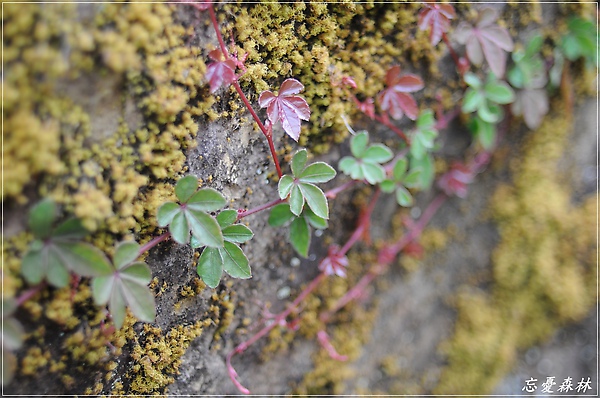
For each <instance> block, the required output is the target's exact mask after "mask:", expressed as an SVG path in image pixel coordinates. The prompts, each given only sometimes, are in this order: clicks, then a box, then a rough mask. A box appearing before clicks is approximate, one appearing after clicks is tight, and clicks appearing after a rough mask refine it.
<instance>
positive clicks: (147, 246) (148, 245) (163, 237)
mask: <svg viewBox="0 0 600 398" xmlns="http://www.w3.org/2000/svg"><path fill="white" fill-rule="evenodd" d="M169 236H171V233H170V232H165V233H164V234H162V235H160V236H157V237H156V238H154V239H152V240H151V241H149V242H148V243H146V244H145V245H144V246H142V247H140V251H139V254H138V256H141V255H142V254H143V253H145V252H147V251H148V250H150V249H152V248H153V247H154V246H156V245H158V244H159V243H160V242H162V241H163V240H166V239H167V238H168V237H169Z"/></svg>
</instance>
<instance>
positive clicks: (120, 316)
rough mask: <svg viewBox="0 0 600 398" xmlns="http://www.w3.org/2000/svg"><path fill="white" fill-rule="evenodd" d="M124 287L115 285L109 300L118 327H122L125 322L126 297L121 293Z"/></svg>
mask: <svg viewBox="0 0 600 398" xmlns="http://www.w3.org/2000/svg"><path fill="white" fill-rule="evenodd" d="M122 289H123V287H122V286H115V287H114V289H113V292H112V294H111V295H110V300H109V302H108V308H109V310H110V316H111V317H112V319H113V322H114V324H115V328H117V329H121V327H122V326H123V323H124V322H125V298H124V297H123V294H122V293H121V290H122Z"/></svg>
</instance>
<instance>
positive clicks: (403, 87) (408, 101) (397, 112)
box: [377, 65, 424, 120]
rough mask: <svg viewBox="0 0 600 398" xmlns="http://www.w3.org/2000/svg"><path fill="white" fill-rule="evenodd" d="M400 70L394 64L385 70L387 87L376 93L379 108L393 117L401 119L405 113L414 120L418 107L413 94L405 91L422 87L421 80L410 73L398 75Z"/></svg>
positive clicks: (410, 91) (412, 90)
mask: <svg viewBox="0 0 600 398" xmlns="http://www.w3.org/2000/svg"><path fill="white" fill-rule="evenodd" d="M400 70H401V69H400V66H398V65H396V66H392V67H391V68H390V69H389V70H388V71H387V73H386V77H385V81H386V85H387V88H386V89H384V90H383V91H382V92H380V93H379V94H378V95H377V100H378V101H379V106H380V107H381V109H382V110H383V111H387V112H388V113H389V114H390V116H391V117H392V118H393V119H401V118H402V116H404V115H405V114H406V116H407V117H408V118H409V119H411V120H415V119H416V118H417V114H418V112H419V108H418V106H417V102H416V101H415V99H414V98H413V96H412V95H410V94H407V93H412V92H414V91H418V90H421V89H422V88H423V87H424V84H423V80H421V78H420V77H419V76H417V75H413V74H410V73H407V74H404V75H400Z"/></svg>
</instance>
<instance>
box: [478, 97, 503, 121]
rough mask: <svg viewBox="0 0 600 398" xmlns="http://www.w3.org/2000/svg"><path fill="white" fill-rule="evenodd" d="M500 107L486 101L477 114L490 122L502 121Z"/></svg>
mask: <svg viewBox="0 0 600 398" xmlns="http://www.w3.org/2000/svg"><path fill="white" fill-rule="evenodd" d="M499 110H500V108H499V107H497V106H496V107H494V106H493V105H492V104H491V103H488V102H487V101H485V102H484V103H483V104H481V106H480V107H479V109H478V110H477V116H479V117H480V118H481V119H482V120H485V121H486V122H488V123H497V122H498V121H500V116H501V115H500V114H499V113H498V111H499Z"/></svg>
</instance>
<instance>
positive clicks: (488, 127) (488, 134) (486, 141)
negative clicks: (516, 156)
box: [473, 117, 496, 150]
mask: <svg viewBox="0 0 600 398" xmlns="http://www.w3.org/2000/svg"><path fill="white" fill-rule="evenodd" d="M473 129H474V131H473V132H474V133H475V135H476V137H477V140H478V141H479V143H480V144H481V146H482V147H483V148H484V149H486V150H491V149H493V148H494V145H495V144H496V125H495V124H493V123H488V122H486V121H484V120H481V119H479V118H477V117H476V118H475V119H474V120H473Z"/></svg>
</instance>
